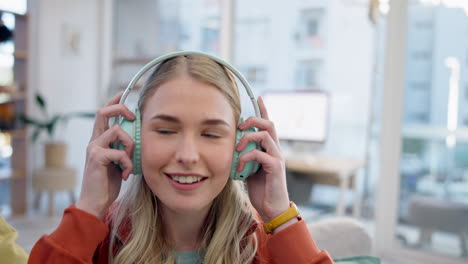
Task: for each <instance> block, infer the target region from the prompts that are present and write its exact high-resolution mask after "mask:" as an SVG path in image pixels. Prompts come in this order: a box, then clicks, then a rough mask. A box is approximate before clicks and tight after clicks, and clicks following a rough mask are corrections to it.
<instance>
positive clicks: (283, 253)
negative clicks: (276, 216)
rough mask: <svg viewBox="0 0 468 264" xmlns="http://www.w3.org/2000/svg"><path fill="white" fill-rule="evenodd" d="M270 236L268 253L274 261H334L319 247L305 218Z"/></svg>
mask: <svg viewBox="0 0 468 264" xmlns="http://www.w3.org/2000/svg"><path fill="white" fill-rule="evenodd" d="M268 236H269V238H268V240H267V248H268V253H269V255H270V257H271V259H273V260H274V263H301V264H330V263H333V260H332V258H331V257H330V255H329V254H328V253H327V252H326V251H325V250H322V251H320V249H319V248H318V247H317V245H316V244H315V241H314V240H313V239H312V235H311V234H310V232H309V229H308V228H307V225H306V223H305V221H304V220H300V221H299V222H297V223H294V224H292V225H290V226H288V227H287V228H285V229H283V230H281V231H279V232H278V233H275V234H273V235H268Z"/></svg>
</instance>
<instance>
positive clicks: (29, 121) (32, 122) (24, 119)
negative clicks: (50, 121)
mask: <svg viewBox="0 0 468 264" xmlns="http://www.w3.org/2000/svg"><path fill="white" fill-rule="evenodd" d="M19 120H20V121H21V122H23V123H24V124H26V125H35V126H40V124H41V123H40V122H39V121H36V120H33V119H30V118H28V117H27V116H25V115H20V116H19Z"/></svg>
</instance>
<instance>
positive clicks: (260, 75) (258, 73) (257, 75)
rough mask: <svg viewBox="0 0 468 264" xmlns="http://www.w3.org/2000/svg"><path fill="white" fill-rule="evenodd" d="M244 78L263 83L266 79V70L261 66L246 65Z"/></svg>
mask: <svg viewBox="0 0 468 264" xmlns="http://www.w3.org/2000/svg"><path fill="white" fill-rule="evenodd" d="M246 78H247V80H248V81H249V82H251V83H257V84H258V83H264V82H265V81H266V70H265V68H263V67H248V68H247V71H246Z"/></svg>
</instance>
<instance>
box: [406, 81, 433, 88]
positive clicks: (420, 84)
mask: <svg viewBox="0 0 468 264" xmlns="http://www.w3.org/2000/svg"><path fill="white" fill-rule="evenodd" d="M429 88H430V84H429V83H428V82H412V83H411V84H410V89H415V90H429Z"/></svg>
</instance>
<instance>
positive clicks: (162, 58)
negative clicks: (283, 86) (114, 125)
mask: <svg viewBox="0 0 468 264" xmlns="http://www.w3.org/2000/svg"><path fill="white" fill-rule="evenodd" d="M185 55H201V56H205V57H208V58H210V59H212V60H214V61H216V62H217V63H219V64H221V65H223V66H224V67H226V68H228V69H229V70H230V71H231V72H232V73H233V74H234V75H235V76H236V77H237V78H238V79H239V80H240V82H241V83H242V85H243V86H244V88H245V90H246V92H247V94H248V95H249V97H250V101H251V102H252V104H253V106H254V109H255V116H257V117H261V114H260V108H259V107H258V102H257V100H256V99H255V95H254V94H253V92H252V89H251V88H250V85H249V83H248V82H247V80H246V79H245V78H244V76H243V75H242V74H241V73H240V71H238V70H237V69H236V68H234V66H232V65H231V64H229V63H228V62H226V61H224V60H223V59H221V58H219V57H216V56H214V55H211V54H207V53H204V52H199V51H176V52H172V53H168V54H166V55H162V56H160V57H158V58H156V59H154V60H152V61H150V62H149V63H148V64H146V65H145V66H144V67H143V68H141V69H140V71H138V73H137V74H136V75H135V76H134V77H133V78H132V80H131V81H130V83H129V84H128V86H127V88H126V89H125V91H124V93H123V95H122V97H121V98H120V101H119V103H120V104H123V103H125V101H126V100H127V97H128V95H129V94H130V92H131V91H132V90H133V87H134V86H135V84H136V83H137V81H138V80H139V79H140V78H141V77H142V76H143V74H145V73H146V72H147V71H148V70H150V69H151V68H152V67H154V66H156V65H158V64H160V63H161V62H163V61H165V60H168V59H172V58H174V57H177V56H185Z"/></svg>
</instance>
